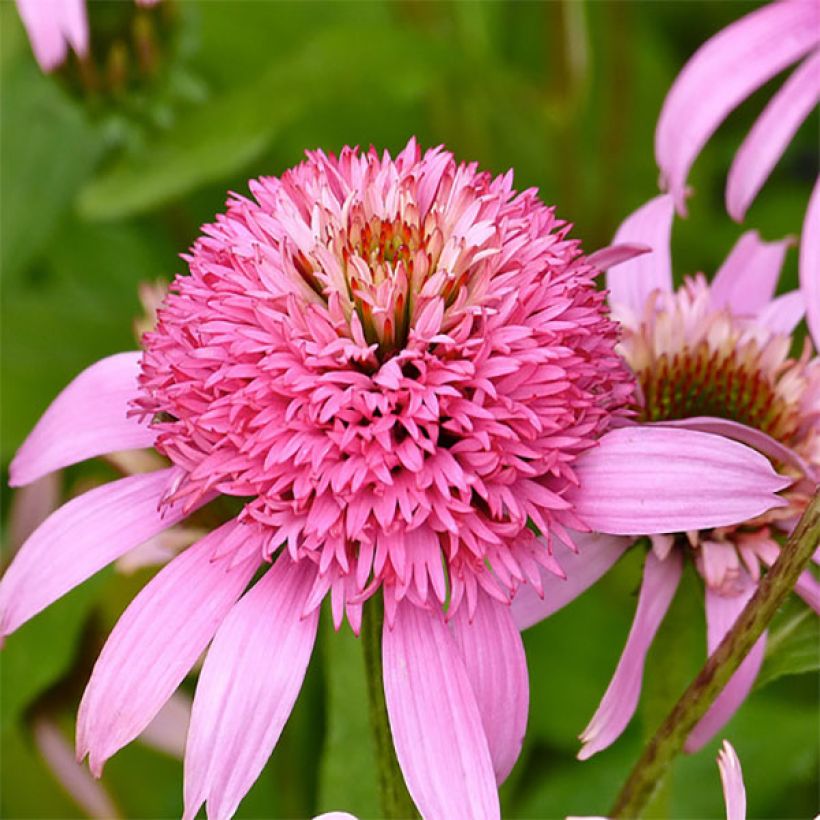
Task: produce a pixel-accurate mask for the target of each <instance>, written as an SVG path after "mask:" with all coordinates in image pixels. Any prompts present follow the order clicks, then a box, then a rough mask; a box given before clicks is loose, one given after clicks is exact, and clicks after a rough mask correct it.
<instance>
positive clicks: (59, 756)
mask: <svg viewBox="0 0 820 820" xmlns="http://www.w3.org/2000/svg"><path fill="white" fill-rule="evenodd" d="M32 737H33V739H34V743H35V745H36V746H37V751H38V752H39V753H40V756H41V757H42V758H43V760H45V762H46V763H47V764H48V767H49V768H50V769H51V771H52V772H53V773H54V776H55V777H56V778H57V781H58V782H59V783H60V785H61V786H62V787H63V788H64V789H65V790H66V791H67V792H68V794H69V795H71V799H72V800H73V801H74V802H75V803H76V804H77V805H78V806H79V807H80V808H81V809H82V810H83V814H84V815H85V816H86V817H90V818H92V819H93V820H116V818H118V817H122V814H121V813H120V811H119V809H117V806H116V804H115V803H114V801H113V800H112V798H111V795H109V793H108V792H107V791H106V788H105V786H103V784H102V783H100V782H99V781H98V780H96V779H95V778H94V777H93V776H92V775H91V774H89V772H88V769H86V768H85V766H83V765H82V764H81V763H78V762H77V760H76V758H75V757H74V750H73V749H72V748H71V743H69V741H68V740H67V739H66V738H65V737H64V735H63V733H62V731H61V730H60V727H59V726H58V725H57V723H56V721H54V720H52V719H49V718H44V717H41V718H37V719H36V720H35V721H34V725H33V726H32Z"/></svg>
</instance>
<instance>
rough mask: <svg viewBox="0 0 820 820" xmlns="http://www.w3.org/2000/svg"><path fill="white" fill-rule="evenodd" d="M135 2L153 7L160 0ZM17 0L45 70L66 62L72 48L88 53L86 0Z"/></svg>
mask: <svg viewBox="0 0 820 820" xmlns="http://www.w3.org/2000/svg"><path fill="white" fill-rule="evenodd" d="M136 2H137V4H138V5H140V6H153V5H154V4H155V3H157V2H158V0H136ZM16 3H17V11H18V12H19V14H20V19H21V20H22V21H23V25H24V26H25V29H26V34H28V39H29V42H30V43H31V50H32V51H33V52H34V57H35V59H36V60H37V63H38V64H39V66H40V68H41V69H42V70H43V71H45V72H49V71H54V70H55V69H57V68H59V67H60V66H61V65H62V64H63V63H64V62H65V61H66V58H67V57H68V51H69V48H70V49H71V50H72V51H73V52H74V53H75V54H76V55H77V56H78V57H81V58H82V57H85V56H86V55H87V54H88V16H87V12H86V0H16Z"/></svg>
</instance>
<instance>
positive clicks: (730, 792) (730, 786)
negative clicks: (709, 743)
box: [717, 740, 746, 820]
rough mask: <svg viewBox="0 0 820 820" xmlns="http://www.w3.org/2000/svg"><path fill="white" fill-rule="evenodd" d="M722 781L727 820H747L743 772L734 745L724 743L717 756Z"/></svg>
mask: <svg viewBox="0 0 820 820" xmlns="http://www.w3.org/2000/svg"><path fill="white" fill-rule="evenodd" d="M717 763H718V769H719V770H720V780H721V783H722V784H723V801H724V802H725V803H726V820H746V787H745V786H744V785H743V770H742V769H741V768H740V759H739V758H738V756H737V752H735V750H734V748H733V747H732V744H731V743H729V741H728V740H724V741H723V747H722V748H721V750H720V751H719V752H718V756H717Z"/></svg>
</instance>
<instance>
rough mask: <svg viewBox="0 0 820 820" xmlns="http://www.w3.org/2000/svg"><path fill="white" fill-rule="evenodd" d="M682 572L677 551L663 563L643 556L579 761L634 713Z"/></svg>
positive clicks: (615, 736)
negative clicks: (619, 647)
mask: <svg viewBox="0 0 820 820" xmlns="http://www.w3.org/2000/svg"><path fill="white" fill-rule="evenodd" d="M682 569H683V561H682V560H681V555H680V552H678V551H677V550H673V551H672V552H671V553H670V554H669V556H668V557H667V558H666V559H664V560H663V561H661V560H659V559H658V558H657V557H656V555H655V553H654V552H649V553H647V556H646V564H645V565H644V574H643V583H642V584H641V593H640V595H639V597H638V609H637V611H636V612H635V620H634V621H633V622H632V628H631V629H630V630H629V637H627V639H626V646H625V647H624V651H623V654H622V655H621V659H620V661H618V667H617V669H616V670H615V674H614V676H613V677H612V681H611V682H610V684H609V687H608V688H607V690H606V694H605V695H604V697H603V700H602V701H601V705H600V706H599V707H598V710H597V711H596V712H595V714H594V715H593V716H592V720H591V721H590V722H589V725H588V726H587V728H586V729H584V731H583V733H582V734H581V740H582V741H583V744H584V745H583V747H582V748H581V751H580V752H578V759H579V760H587V759H588V758H590V757H592V755H594V754H596V753H597V752H600V751H601V750H602V749H606V748H607V746H609V745H611V744H612V743H614V742H615V741H616V740H617V739H618V738H619V737H620V735H621V733H622V732H623V730H624V729H625V728H626V726H627V724H628V723H629V721H630V720H631V719H632V715H634V714H635V708H636V707H637V705H638V698H639V697H640V694H641V683H642V681H643V669H644V664H645V663H646V655H647V653H648V652H649V647H650V646H651V645H652V641H653V640H654V639H655V633H656V632H657V631H658V627H660V625H661V622H662V621H663V619H664V616H665V615H666V612H667V610H668V609H669V605H670V604H671V603H672V599H673V598H674V597H675V591H676V590H677V588H678V582H679V581H680V577H681V571H682Z"/></svg>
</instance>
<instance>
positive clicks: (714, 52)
mask: <svg viewBox="0 0 820 820" xmlns="http://www.w3.org/2000/svg"><path fill="white" fill-rule="evenodd" d="M796 63H799V65H798V66H797V68H796V69H795V70H794V71H793V73H792V74H791V75H790V76H789V77H788V79H787V80H786V81H785V82H784V83H783V85H782V86H781V88H780V90H779V91H778V92H777V93H776V94H775V95H774V96H773V97H772V99H771V100H770V101H769V103H768V105H767V106H766V107H765V108H764V110H763V111H762V113H761V114H760V116H759V117H758V119H757V121H756V122H755V124H754V126H753V127H752V129H751V130H750V131H749V133H748V134H747V136H746V138H745V139H744V141H743V144H742V145H741V146H740V148H739V149H738V151H737V154H736V155H735V158H734V161H733V162H732V166H731V168H730V170H729V175H728V179H727V183H726V209H727V211H728V212H729V214H730V215H731V217H732V218H733V219H735V220H736V221H737V222H742V221H743V218H744V217H745V215H746V211H747V210H748V208H749V206H750V205H751V204H752V202H753V201H754V199H755V197H756V196H757V194H758V192H759V191H760V189H761V187H762V186H763V184H764V183H765V181H766V179H767V178H768V176H769V174H770V173H771V172H772V170H773V169H774V167H775V165H777V163H778V161H779V160H780V158H781V156H782V155H783V152H784V151H785V150H786V147H787V146H788V144H789V142H790V141H791V139H792V138H793V137H794V135H795V133H796V132H797V130H798V128H799V127H800V125H801V124H802V123H803V122H804V121H805V120H806V119H807V118H808V116H809V115H810V114H811V112H812V111H813V110H814V109H815V107H816V106H817V103H818V101H820V3H818V2H817V0H779V2H775V3H770V4H768V5H765V6H763V7H762V8H759V9H756V10H755V11H753V12H751V13H750V14H747V15H746V16H745V17H742V18H741V19H740V20H737V21H735V22H734V23H732V24H731V25H729V26H727V27H726V28H725V29H723V30H722V31H720V32H718V34H716V35H715V36H714V37H712V38H711V39H710V40H708V41H707V42H706V43H704V44H703V45H702V46H701V47H700V48H699V49H698V50H697V51H696V52H695V54H694V55H693V56H692V57H691V58H690V60H689V62H688V63H687V64H686V65H685V66H684V68H683V69H682V70H681V72H680V74H678V77H677V78H676V80H675V82H674V83H673V85H672V88H671V89H670V90H669V93H668V95H667V97H666V100H665V101H664V104H663V109H662V110H661V114H660V117H659V118H658V125H657V129H656V131H655V157H656V159H657V162H658V166H659V168H660V169H661V187H662V188H663V189H664V190H668V191H669V192H670V193H671V194H672V197H673V198H674V201H675V207H676V208H677V210H678V212H679V213H681V214H685V213H686V196H687V194H688V189H687V185H686V179H687V177H688V175H689V170H690V168H691V167H692V164H693V163H694V161H695V159H696V158H697V156H698V154H699V153H700V151H701V149H702V148H703V147H704V145H705V144H706V142H707V141H708V140H709V138H710V137H711V136H712V134H714V132H715V131H716V130H717V128H718V126H719V125H720V124H721V123H722V122H723V121H724V119H726V117H727V116H728V115H729V113H730V112H731V111H732V110H734V109H735V108H736V107H737V106H738V105H739V104H740V103H741V102H743V100H745V99H746V98H747V97H749V96H751V95H752V94H753V93H754V92H755V91H756V90H757V89H758V88H760V87H761V86H763V85H764V84H765V83H767V82H768V81H769V80H771V79H773V78H774V77H775V76H777V75H778V74H779V73H780V72H781V71H783V70H784V69H786V68H788V67H790V66H792V65H794V64H796ZM818 224H820V180H818V181H817V182H816V183H815V187H814V193H813V194H812V198H811V201H810V204H809V207H808V209H807V211H806V218H805V223H804V229H803V247H802V248H801V264H800V283H801V288H802V290H803V292H804V294H805V296H806V308H807V320H808V324H809V327H810V328H811V329H812V332H813V333H814V336H815V338H818V337H820V251H818V242H820V239H818V231H817V229H816V226H817V225H818ZM810 225H813V226H814V230H812V231H810V230H808V228H809V226H810ZM809 243H811V244H809Z"/></svg>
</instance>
